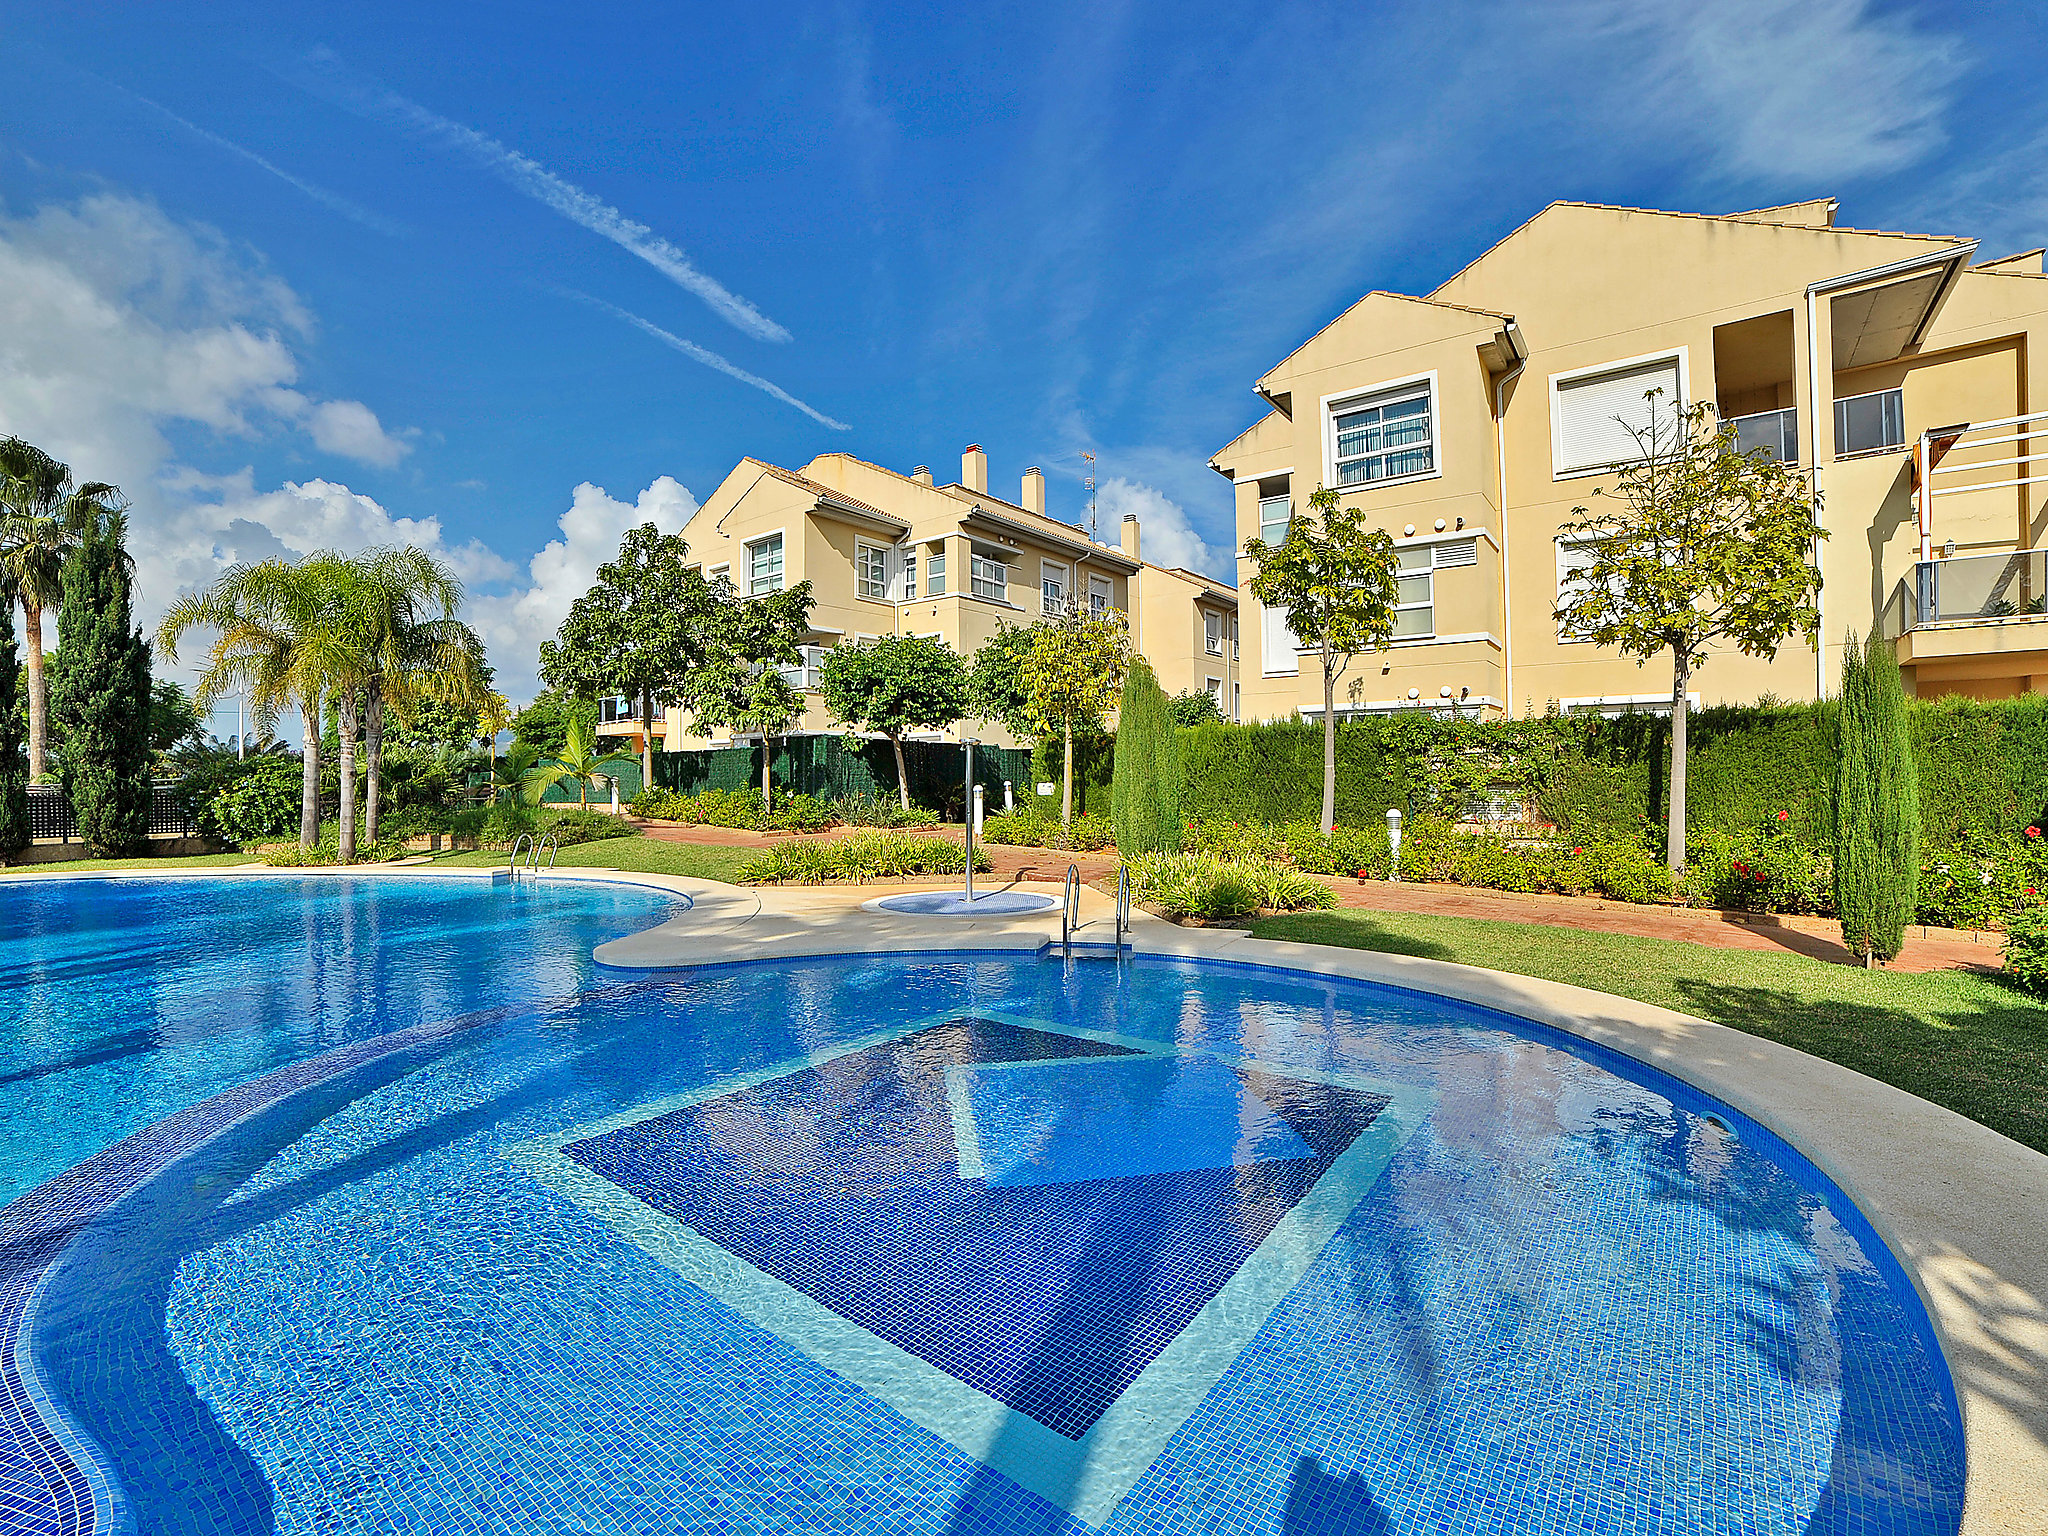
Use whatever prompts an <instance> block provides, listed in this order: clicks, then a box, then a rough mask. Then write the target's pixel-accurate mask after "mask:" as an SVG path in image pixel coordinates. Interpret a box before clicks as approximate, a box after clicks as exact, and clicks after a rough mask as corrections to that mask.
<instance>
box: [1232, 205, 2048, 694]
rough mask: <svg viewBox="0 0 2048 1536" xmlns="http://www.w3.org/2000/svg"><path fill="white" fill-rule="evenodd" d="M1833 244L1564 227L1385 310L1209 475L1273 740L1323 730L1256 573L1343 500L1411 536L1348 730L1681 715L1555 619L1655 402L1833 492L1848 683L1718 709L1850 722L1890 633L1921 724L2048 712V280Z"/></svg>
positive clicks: (1825, 610) (1751, 232)
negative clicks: (1256, 587) (1289, 524)
mask: <svg viewBox="0 0 2048 1536" xmlns="http://www.w3.org/2000/svg"><path fill="white" fill-rule="evenodd" d="M1834 214H1835V205H1834V203H1833V202H1832V201H1819V202H1813V203H1806V204H1798V205H1794V206H1790V207H1785V208H1774V209H1765V210H1761V211H1758V212H1754V213H1745V214H1735V215H1728V216H1721V217H1708V216H1701V215H1692V214H1674V213H1663V212H1656V211H1649V210H1641V209H1629V208H1611V207H1602V206H1593V205H1587V204H1578V203H1554V204H1552V205H1551V206H1549V207H1548V208H1546V209H1544V210H1543V211H1542V212H1541V213H1539V214H1538V215H1536V216H1535V217H1534V218H1532V219H1530V220H1529V221H1528V222H1527V223H1526V224H1524V225H1523V226H1522V227H1521V228H1519V229H1517V230H1515V231H1514V232H1513V233H1512V234H1510V235H1508V236H1507V237H1506V238H1505V239H1503V240H1502V241H1500V242H1499V243H1498V244H1497V245H1495V246H1494V247H1493V248H1492V249H1491V250H1489V251H1487V252H1486V253H1484V254H1483V255H1481V256H1480V257H1479V258H1478V259H1476V260H1475V261H1473V262H1472V263H1471V265H1469V266H1467V267H1466V268H1464V269H1463V270H1462V271H1460V272H1458V273H1457V274H1456V275H1454V276H1453V277H1452V278H1450V280H1449V281H1447V282H1445V283H1444V284H1443V285H1442V286H1441V287H1439V288H1437V289H1436V290H1435V291H1434V292H1432V293H1430V294H1429V295H1427V296H1424V297H1414V296H1409V295H1401V294H1392V293H1371V294H1368V295H1366V297H1365V298H1363V299H1361V300H1359V301H1358V303H1356V304H1355V305H1353V306H1352V307H1351V308H1350V309H1348V310H1347V311H1345V312H1344V313H1343V314H1342V315H1340V316H1339V317H1338V318H1337V319H1336V320H1334V321H1332V322H1331V323H1330V324H1329V325H1327V326H1326V327H1324V328H1323V329H1322V330H1321V331H1319V332H1318V333H1317V334H1316V335H1314V336H1313V337H1311V338H1310V339H1309V340H1308V341H1307V342H1305V343H1304V344H1303V345H1302V346H1301V347H1299V348H1298V349H1296V350H1295V351H1294V352H1293V353H1292V354H1290V355H1289V356H1288V357H1287V358H1285V359H1284V360H1283V361H1282V362H1281V363H1280V364H1279V365H1278V366H1277V367H1275V368H1274V369H1273V370H1272V371H1271V372H1269V373H1268V374H1266V375H1265V376H1264V377H1263V378H1261V379H1260V380H1259V381H1258V382H1257V384H1256V385H1255V386H1254V387H1255V389H1256V391H1257V393H1258V394H1259V395H1260V396H1261V397H1262V398H1263V399H1264V400H1265V401H1266V403H1267V405H1268V406H1269V407H1270V409H1269V410H1268V412H1267V414H1266V415H1264V416H1263V417H1262V418H1261V419H1260V420H1258V421H1257V422H1255V423H1254V424H1253V425H1252V426H1251V427H1250V428H1249V429H1248V430H1247V431H1245V432H1244V433H1242V434H1241V435H1240V436H1238V437H1237V438H1236V439H1235V440H1234V441H1232V442H1231V443H1230V444H1229V445H1228V446H1227V447H1225V448H1224V449H1223V450H1222V451H1221V452H1219V453H1218V454H1217V455H1216V456H1215V457H1214V458H1213V459H1212V460H1211V461H1210V462H1211V467H1212V468H1214V469H1215V470H1217V471H1218V472H1219V473H1221V474H1222V475H1224V476H1225V477H1226V478H1228V479H1229V480H1230V481H1231V482H1232V484H1233V486H1234V488H1235V494H1236V532H1237V546H1238V548H1239V550H1240V560H1239V568H1238V579H1239V587H1240V589H1241V590H1243V593H1244V600H1243V619H1242V623H1243V651H1242V655H1243V666H1244V677H1243V715H1244V717H1245V718H1247V719H1267V718H1275V717H1279V716H1283V715H1289V714H1293V713H1296V712H1298V711H1299V712H1305V713H1318V714H1319V713H1320V710H1321V703H1322V698H1321V681H1320V671H1319V668H1318V667H1317V665H1316V663H1315V660H1314V658H1313V657H1312V656H1306V655H1297V654H1296V652H1295V649H1294V647H1293V645H1292V644H1291V637H1289V636H1288V635H1287V633H1286V631H1285V629H1284V625H1282V624H1281V623H1280V622H1279V615H1277V614H1266V613H1263V612H1262V611H1261V610H1260V608H1259V606H1258V604H1257V602H1256V600H1255V599H1254V598H1252V596H1251V594H1250V592H1249V590H1248V587H1247V583H1248V581H1249V578H1250V576H1251V575H1252V568H1251V566H1250V563H1249V562H1248V561H1246V560H1244V559H1243V558H1242V555H1241V551H1242V549H1243V547H1244V542H1245V540H1246V539H1248V538H1250V537H1252V536H1253V535H1256V534H1259V533H1260V532H1261V529H1262V528H1263V529H1265V530H1266V531H1267V532H1268V533H1269V534H1271V533H1275V532H1277V530H1278V529H1279V528H1281V527H1283V526H1284V519H1285V518H1286V516H1287V515H1289V512H1290V510H1291V509H1299V508H1300V507H1302V506H1303V505H1304V504H1305V502H1306V500H1307V497H1308V495H1309V494H1310V493H1311V492H1312V491H1314V490H1315V489H1316V488H1317V487H1318V486H1321V485H1333V486H1337V487H1338V488H1339V489H1340V491H1341V492H1342V494H1343V495H1344V497H1345V500H1346V502H1347V504H1351V505H1356V506H1358V507H1359V508H1361V509H1363V510H1364V511H1365V512H1366V513H1367V515H1368V517H1369V518H1370V519H1371V521H1372V522H1373V523H1374V524H1376V525H1377V526H1379V527H1382V528H1385V529H1387V530H1388V531H1389V532H1390V533H1391V534H1392V535H1393V536H1394V539H1395V543H1396V545H1397V546H1398V548H1399V549H1400V551H1401V563H1402V572H1403V581H1402V588H1403V594H1402V595H1403V603H1404V607H1403V610H1402V614H1401V623H1400V626H1399V627H1398V629H1397V638H1396V639H1395V641H1394V643H1393V645H1392V647H1391V648H1390V649H1389V650H1388V651H1386V652H1383V653H1380V654H1377V655H1368V656H1361V657H1359V658H1357V659H1356V660H1355V661H1354V662H1353V663H1352V665H1351V668H1350V672H1349V674H1348V675H1347V676H1346V678H1345V680H1344V684H1343V686H1342V688H1341V689H1340V693H1339V707H1340V709H1352V710H1367V711H1384V710H1391V709H1399V708H1410V707H1425V708H1427V707H1434V708H1444V707H1448V706H1450V705H1453V704H1455V705H1457V706H1459V707H1460V708H1461V709H1463V710H1466V711H1468V712H1476V713H1479V714H1483V715H1498V714H1500V713H1503V712H1507V713H1513V714H1517V715H1519V714H1522V713H1524V712H1525V711H1529V710H1534V711H1536V712H1538V713H1540V712H1542V711H1543V710H1544V709H1546V708H1547V707H1549V706H1551V705H1552V704H1557V705H1561V706H1563V707H1566V708H1589V707H1592V708H1606V709H1618V708H1628V707H1658V706H1659V705H1663V704H1668V701H1669V694H1670V689H1671V674H1670V671H1669V669H1668V664H1666V663H1663V662H1653V663H1651V664H1649V665H1648V666H1641V667H1639V666H1638V665H1637V664H1636V663H1635V662H1634V661H1632V660H1631V659H1629V658H1627V657H1624V656H1622V655H1620V654H1618V653H1616V652H1613V651H1610V650H1605V649H1603V648H1600V647H1596V646H1593V645H1591V644H1588V643H1584V642H1580V641H1575V640H1573V639H1570V638H1569V637H1565V636H1562V635H1560V633H1559V629H1558V625H1557V623H1556V622H1555V620H1554V619H1553V617H1552V615H1553V613H1554V611H1555V610H1556V607H1557V605H1558V600H1559V591H1560V583H1561V580H1562V579H1563V573H1564V572H1565V571H1566V570H1568V569H1569V567H1568V565H1567V564H1566V560H1567V558H1568V555H1569V551H1565V550H1561V549H1560V545H1559V532H1560V529H1561V528H1562V527H1563V526H1564V525H1565V524H1566V523H1568V522H1570V521H1572V520H1573V519H1574V517H1575V516H1576V515H1577V509H1578V508H1581V507H1585V506H1587V505H1588V503H1589V498H1590V497H1591V496H1592V495H1593V493H1594V492H1595V490H1597V489H1599V488H1601V487H1602V486H1607V485H1611V484H1612V482H1613V469H1614V463H1615V462H1616V460H1617V459H1619V458H1620V457H1621V454H1620V452H1618V451H1617V448H1618V446H1626V439H1625V438H1623V439H1622V440H1621V442H1620V444H1619V445H1618V444H1617V442H1616V440H1615V437H1614V432H1615V431H1617V430H1619V429H1618V427H1616V426H1615V424H1614V420H1613V418H1614V416H1615V415H1616V414H1617V413H1620V414H1627V413H1628V412H1629V411H1630V410H1631V409H1633V410H1635V411H1640V410H1642V409H1643V408H1644V407H1643V403H1642V396H1643V390H1644V388H1645V387H1648V386H1652V385H1661V386H1663V387H1665V388H1666V391H1667V393H1666V395H1665V397H1664V398H1666V399H1669V398H1670V397H1671V396H1672V395H1673V394H1676V395H1677V396H1680V397H1682V398H1683V399H1686V400H1712V401H1715V402H1716V404H1717V406H1718V408H1719V409H1720V411H1721V414H1722V415H1723V417H1724V418H1735V419H1738V420H1739V429H1740V431H1741V432H1742V434H1743V441H1744V443H1745V445H1748V444H1750V443H1752V442H1768V443H1769V444H1771V446H1772V448H1773V451H1775V452H1779V453H1780V454H1781V455H1782V456H1784V457H1787V458H1788V459H1791V460H1794V461H1796V462H1797V463H1798V464H1799V465H1800V466H1802V467H1803V468H1805V469H1807V470H1809V471H1811V473H1812V475H1813V477H1814V483H1815V485H1816V488H1817V490H1818V492H1819V496H1820V500H1821V505H1822V523H1823V526H1824V527H1825V528H1826V529H1827V531H1828V535H1829V537H1828V538H1827V540H1826V541H1825V543H1824V544H1823V545H1822V546H1821V556H1820V559H1821V573H1822V577H1823V593H1822V639H1823V646H1822V649H1821V651H1820V652H1819V654H1816V653H1815V652H1814V651H1813V650H1812V649H1810V648H1808V647H1807V646H1806V645H1805V644H1804V643H1803V642H1801V641H1799V640H1798V639H1796V638H1795V639H1794V640H1792V641H1791V642H1789V643H1788V644H1786V645H1785V646H1784V647H1783V648H1781V649H1780V650H1779V652H1778V654H1777V655H1776V657H1775V658H1770V659H1765V658H1755V657H1747V656H1743V655H1741V654H1740V653H1739V652H1737V651H1734V650H1722V651H1716V652H1713V653H1710V655H1709V659H1708V661H1707V663H1706V665H1705V666H1703V667H1702V668H1700V670H1699V671H1698V672H1696V673H1695V674H1694V682H1693V688H1694V689H1695V690H1696V691H1695V698H1696V699H1697V700H1698V701H1699V702H1703V703H1715V702H1747V701H1753V700H1755V699H1757V698H1759V697H1761V696H1763V695H1766V694H1770V695H1775V696H1777V697H1779V698H1783V699H1788V700H1789V699H1800V698H1813V697H1815V696H1816V695H1818V694H1822V693H1825V692H1827V691H1829V690H1830V688H1831V687H1832V680H1833V679H1835V678H1836V677H1837V676H1838V675H1839V672H1840V666H1841V648H1842V644H1843V639H1844V636H1845V634H1846V633H1848V632H1850V631H1854V632H1856V633H1858V634H1862V633H1864V632H1866V631H1868V630H1869V629H1870V627H1871V626H1872V624H1873V622H1875V621H1876V620H1877V619H1878V616H1879V615H1880V613H1881V612H1885V611H1887V610H1888V609H1889V610H1890V614H1891V616H1890V617H1889V618H1888V619H1887V621H1886V626H1885V628H1886V633H1887V634H1889V635H1894V636H1895V637H1896V638H1897V639H1898V644H1899V653H1900V657H1901V661H1902V663H1903V664H1904V665H1905V668H1906V675H1907V678H1908V682H1909V686H1911V687H1913V688H1915V689H1916V690H1917V691H1918V692H1919V693H1921V694H1923V695H1933V694H1941V693H1949V692H1963V693H1969V694H1973V695H1978V696H1985V697H1998V696H2004V695H2009V694H2013V693H2017V692H2024V691H2027V690H2029V689H2036V690H2039V689H2048V617H2043V616H2041V615H2040V614H2039V613H2038V612H2030V611H2029V610H2038V609H2040V608H2041V607H2042V606H2044V605H2043V604H2042V603H2041V596H2042V591H2043V587H2044V585H2048V582H2044V574H2048V573H2044V571H2043V561H2042V558H2041V557H2039V556H2035V557H2032V558H2031V559H2030V558H2027V557H2025V555H2024V552H2026V551H2030V550H2035V549H2038V548H2039V547H2040V546H2041V545H2042V544H2044V543H2048V514H2044V510H2043V506H2044V498H2043V495H2042V492H2043V490H2044V486H2043V485H2041V484H2037V483H2031V482H2033V481H2035V480H2037V479H2042V478H2048V471H2043V470H2041V469H2040V468H2039V467H2038V465H2036V464H2035V463H2034V462H2033V459H2034V456H2035V455H2036V454H2037V453H2040V454H2043V455H2044V457H2043V459H2042V461H2041V462H2044V463H2048V449H2043V448H2041V447H2039V446H2038V445H2039V444H2040V440H2041V437H2048V416H2043V418H2042V419H2040V420H2034V419H2031V414H2030V413H2038V412H2044V411H2048V279H2044V277H2043V276H2042V272H2041V255H2040V253H2039V252H2032V253H2028V254H2026V255H2022V256H2018V257H2007V258H2003V259H2001V260H1996V261H1980V260H1978V253H1977V250H1976V246H1975V243H1974V242H1973V241H1970V240H1967V239H1963V238H1958V237H1952V236H1931V235H1910V234H1892V233H1882V232H1873V231H1864V230H1854V229H1846V228H1841V227H1838V226H1837V225H1836V224H1835V223H1834ZM1816 423H1818V429H1816ZM1963 427H1968V428H1969V430H1968V431H1965V432H1963V433H1962V434H1961V436H1960V437H1958V436H1956V435H1955V431H1956V429H1959V428H1963ZM1936 429H1949V430H1948V431H1947V433H1946V435H1944V434H1943V433H1942V432H1939V431H1937V430H1936ZM2036 433H2038V434H2040V436H2035V435H2034V434H2036ZM1923 434H1933V436H1932V437H1931V438H1930V442H1929V444H1927V445H1925V446H1924V447H1923V445H1922V443H1921V439H1922V436H1923ZM1943 455H1947V457H1946V459H1945V460H1944V458H1943ZM1923 461H1924V462H1925V463H1926V465H1927V469H1928V472H1929V474H1928V476H1927V477H1923V476H1922V474H1921V470H1920V467H1919V466H1920V464H1921V463H1922V462H1923ZM2008 461H2011V462H2008ZM1923 478H1928V480H1929V484H1928V485H1927V487H1926V488H1925V489H1924V490H1923V486H1922V480H1923ZM2014 482H2019V483H2014ZM1923 514H1925V518H1926V522H1927V525H1928V526H1927V529H1926V536H1925V539H1924V542H1923V530H1922V527H1921V520H1922V516H1923ZM1951 557H1952V558H1951ZM1973 557H1978V558H1973ZM1923 560H1926V561H1927V563H1926V564H1925V565H1924V566H1923V564H1922V563H1921V562H1922V561H1923ZM1943 583H1945V585H1943ZM1937 587H1939V590H1940V591H1941V592H1942V593H1944V594H1961V593H1964V592H1968V593H1970V594H1972V595H1971V596H1970V598H1969V600H1968V602H1967V603H1964V602H1963V601H1962V599H1961V598H1960V597H1955V596H1950V595H1944V596H1942V597H1941V598H1940V599H1939V601H1935V600H1934V599H1933V597H1932V594H1933V593H1935V591H1936V589H1937ZM1987 593H1988V594H1989V595H1988V596H1986V595H1985V594H1987ZM1980 597H1981V598H1982V599H1983V600H1982V601H1981V602H1979V598H1980ZM1980 608H1981V610H1982V612H1979V611H1978V610H1979V609H1980Z"/></svg>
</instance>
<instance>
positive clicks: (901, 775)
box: [889, 736, 910, 815]
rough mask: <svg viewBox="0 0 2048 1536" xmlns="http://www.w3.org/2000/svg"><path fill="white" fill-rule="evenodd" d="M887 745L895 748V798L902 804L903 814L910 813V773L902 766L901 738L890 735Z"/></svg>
mask: <svg viewBox="0 0 2048 1536" xmlns="http://www.w3.org/2000/svg"><path fill="white" fill-rule="evenodd" d="M889 745H890V746H892V747H894V748H895V749H896V798H897V800H898V801H899V802H900V803H901V804H902V806H903V811H904V814H905V815H908V814H909V813H910V774H909V772H908V771H907V770H906V769H905V768H904V766H903V738H902V737H901V736H891V737H890V738H889Z"/></svg>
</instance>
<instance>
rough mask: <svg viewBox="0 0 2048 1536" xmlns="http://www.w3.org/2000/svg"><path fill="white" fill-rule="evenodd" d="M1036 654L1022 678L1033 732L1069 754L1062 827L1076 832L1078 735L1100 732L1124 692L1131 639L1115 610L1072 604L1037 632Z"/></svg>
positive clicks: (1065, 765)
mask: <svg viewBox="0 0 2048 1536" xmlns="http://www.w3.org/2000/svg"><path fill="white" fill-rule="evenodd" d="M1031 634H1032V639H1031V654H1030V655H1028V656H1027V657H1025V658H1024V665H1023V667H1022V668H1021V669H1020V671H1019V678H1020V680H1021V681H1022V683H1023V685H1024V698H1025V705H1024V713H1025V717H1026V719H1027V720H1028V721H1029V723H1030V725H1031V727H1032V729H1033V730H1034V731H1037V732H1038V733H1040V734H1041V735H1045V736H1058V737H1060V739H1061V745H1062V750H1063V757H1062V768H1061V779H1062V788H1061V791H1060V826H1061V827H1062V828H1063V829H1064V830H1066V831H1067V832H1071V831H1072V830H1073V826H1074V732H1075V731H1077V730H1088V729H1090V728H1091V727H1099V726H1100V724H1101V722H1102V717H1103V714H1104V712H1105V711H1107V710H1108V708H1109V701H1110V700H1111V699H1113V698H1115V697H1116V696H1117V692H1118V690H1119V689H1121V688H1122V687H1123V682H1124V669H1125V668H1126V667H1127V666H1129V664H1130V655H1131V638H1130V631H1129V629H1128V628H1127V626H1126V625H1125V622H1124V616H1123V613H1122V612H1121V611H1120V610H1118V609H1115V608H1112V609H1109V610H1108V611H1107V612H1105V613H1102V614H1095V613H1091V612H1089V611H1088V610H1086V609H1084V608H1082V607H1081V605H1080V604H1078V603H1071V604H1069V605H1068V606H1067V609H1066V612H1064V613H1063V614H1062V615H1061V616H1060V617H1059V618H1058V619H1056V620H1054V621H1053V622H1051V623H1046V624H1040V625H1037V626H1036V627H1035V628H1034V629H1033V630H1032V632H1031Z"/></svg>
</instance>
